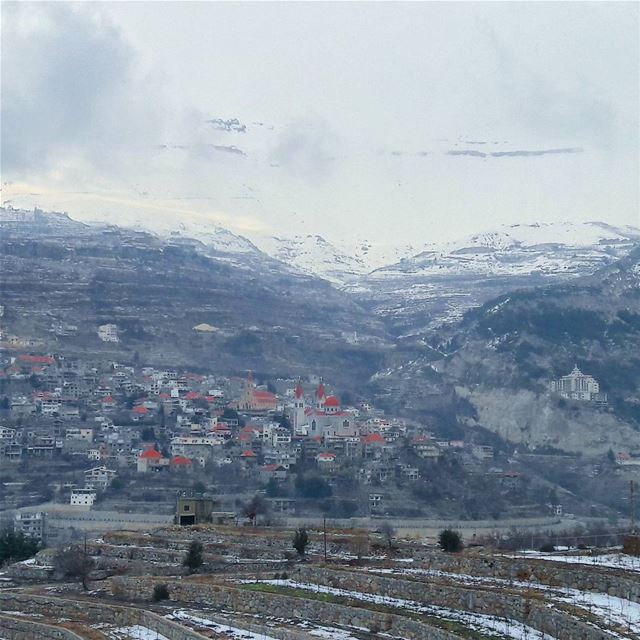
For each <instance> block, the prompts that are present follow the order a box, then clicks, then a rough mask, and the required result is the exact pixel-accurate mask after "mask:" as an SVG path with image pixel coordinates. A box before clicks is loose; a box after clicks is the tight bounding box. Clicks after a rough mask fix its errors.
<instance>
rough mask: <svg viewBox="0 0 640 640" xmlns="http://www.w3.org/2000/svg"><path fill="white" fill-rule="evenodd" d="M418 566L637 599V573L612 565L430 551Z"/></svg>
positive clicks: (639, 583)
mask: <svg viewBox="0 0 640 640" xmlns="http://www.w3.org/2000/svg"><path fill="white" fill-rule="evenodd" d="M420 566H422V567H424V568H427V569H435V570H437V571H448V572H452V573H464V574H467V575H472V576H489V577H496V578H512V579H514V580H516V579H520V580H531V581H533V582H543V583H545V584H549V585H552V586H562V587H569V588H573V589H579V590H581V591H597V592H598V593H607V594H609V595H610V596H616V597H618V598H627V599H629V600H633V601H634V602H640V576H638V575H636V576H634V575H633V574H632V573H631V572H629V571H623V570H620V569H615V568H611V567H608V568H601V567H593V566H590V565H579V564H576V563H572V564H568V563H562V562H556V561H549V560H547V561H545V560H537V559H534V558H531V559H529V558H507V557H504V556H483V555H471V554H447V553H431V554H425V555H424V556H423V557H422V558H421V563H420Z"/></svg>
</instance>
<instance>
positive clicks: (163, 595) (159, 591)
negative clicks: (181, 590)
mask: <svg viewBox="0 0 640 640" xmlns="http://www.w3.org/2000/svg"><path fill="white" fill-rule="evenodd" d="M168 599H169V587H168V586H167V585H166V584H157V585H156V586H155V587H153V601H154V602H160V601H161V600H168Z"/></svg>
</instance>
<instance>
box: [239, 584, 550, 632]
mask: <svg viewBox="0 0 640 640" xmlns="http://www.w3.org/2000/svg"><path fill="white" fill-rule="evenodd" d="M243 582H247V583H251V582H253V581H243ZM259 582H261V583H262V584H272V585H276V586H281V587H290V588H292V589H306V590H308V591H313V592H315V593H326V594H330V595H335V596H341V597H345V598H351V599H353V600H362V601H364V602H373V603H374V604H381V605H386V606H389V607H397V608H399V609H406V610H409V611H415V612H416V613H423V614H425V615H428V616H432V617H437V618H442V619H446V620H452V621H455V622H461V623H463V624H466V625H467V626H469V627H470V628H472V629H474V630H476V631H478V632H480V633H483V634H484V635H487V636H493V637H498V638H512V639H514V640H556V638H553V636H550V635H548V634H546V633H542V632H541V631H538V630H536V629H534V628H533V627H529V626H527V625H525V624H522V623H521V622H518V621H516V620H509V619H507V618H499V617H498V616H490V615H485V614H480V613H470V612H467V611H456V610H453V609H446V608H445V607H437V606H434V605H424V604H421V603H419V602H415V601H413V600H405V599H403V598H392V597H389V596H381V595H376V594H372V593H363V592H360V591H348V590H346V589H338V588H335V587H327V586H324V585H320V584H310V583H305V582H296V581H294V580H260V581H259Z"/></svg>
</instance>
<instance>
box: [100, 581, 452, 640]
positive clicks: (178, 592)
mask: <svg viewBox="0 0 640 640" xmlns="http://www.w3.org/2000/svg"><path fill="white" fill-rule="evenodd" d="M110 582H111V584H112V591H113V593H114V595H116V596H117V597H127V598H130V599H148V598H149V595H150V594H151V592H152V591H153V585H154V584H155V583H157V582H158V581H157V580H155V581H154V580H152V579H149V580H145V581H142V580H134V579H132V578H112V579H111V580H110ZM169 592H170V596H171V599H172V600H174V601H177V602H183V603H195V604H206V605H207V606H209V607H210V606H215V607H218V608H222V609H224V610H225V611H235V612H239V613H245V614H251V615H254V614H258V615H263V616H274V617H276V618H287V619H291V618H298V619H301V620H315V621H318V622H320V623H322V624H326V625H345V626H354V627H364V628H368V629H379V630H381V631H384V632H386V633H389V634H391V635H398V636H400V637H402V638H406V639H407V640H425V639H427V638H428V639H429V640H455V639H456V638H458V636H456V635H455V634H452V633H449V632H447V631H443V630H441V629H438V628H435V627H431V626H429V625H427V624H425V623H422V622H418V621H417V620H412V619H410V618H405V617H402V616H399V615H394V614H389V613H383V612H377V611H372V610H370V609H364V608H360V607H348V606H345V605H341V604H334V603H330V602H323V601H320V600H307V599H305V598H296V597H292V596H285V595H279V594H271V593H261V592H257V591H249V590H244V589H236V588H233V587H229V586H222V585H218V584H211V583H205V582H202V581H197V582H195V581H188V580H181V581H176V582H172V583H170V584H169ZM268 633H269V634H270V635H273V634H272V630H271V628H270V627H269V628H268Z"/></svg>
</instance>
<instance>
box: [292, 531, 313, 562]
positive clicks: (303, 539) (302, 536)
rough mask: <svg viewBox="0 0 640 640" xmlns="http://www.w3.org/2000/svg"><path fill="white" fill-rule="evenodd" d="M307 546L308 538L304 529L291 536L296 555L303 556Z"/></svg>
mask: <svg viewBox="0 0 640 640" xmlns="http://www.w3.org/2000/svg"><path fill="white" fill-rule="evenodd" d="M308 546H309V536H308V534H307V531H306V529H298V530H297V531H296V532H295V533H294V534H293V548H294V549H295V550H296V551H297V552H298V555H300V556H304V553H305V551H306V549H307V547H308Z"/></svg>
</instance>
